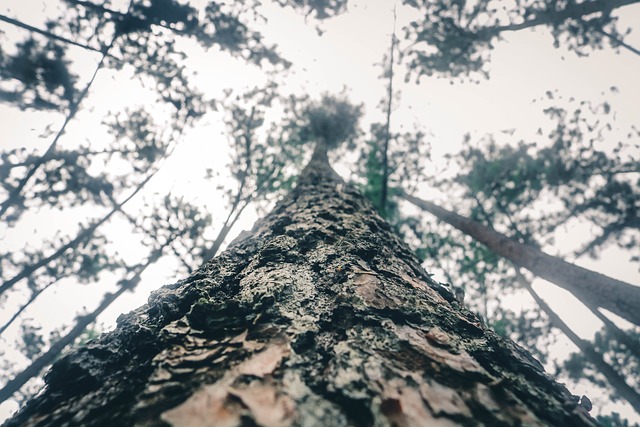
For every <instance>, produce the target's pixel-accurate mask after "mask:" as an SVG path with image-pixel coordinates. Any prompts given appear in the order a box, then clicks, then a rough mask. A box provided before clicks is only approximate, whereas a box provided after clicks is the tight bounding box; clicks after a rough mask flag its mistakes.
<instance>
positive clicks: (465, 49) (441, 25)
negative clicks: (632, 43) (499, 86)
mask: <svg viewBox="0 0 640 427" xmlns="http://www.w3.org/2000/svg"><path fill="white" fill-rule="evenodd" d="M404 3H405V4H407V5H409V6H412V7H414V8H415V9H417V10H418V11H419V14H420V16H422V17H424V18H423V19H422V20H416V21H413V22H411V23H410V24H409V25H408V26H407V27H406V28H405V38H406V39H407V40H408V41H410V42H411V45H410V47H409V49H407V50H406V51H405V53H404V55H405V57H407V58H408V59H409V72H410V74H413V75H416V76H417V77H418V78H419V77H420V76H422V75H426V76H432V75H442V76H451V77H463V78H464V77H465V76H471V77H474V76H482V77H488V75H489V70H488V65H487V64H488V61H489V57H490V52H491V50H492V49H493V48H494V47H495V44H496V42H497V41H499V40H500V39H501V37H502V36H503V34H504V33H505V32H508V31H518V30H521V29H525V28H533V27H538V26H544V27H547V28H549V29H550V30H551V34H552V35H553V38H554V45H555V46H556V47H558V46H560V45H561V44H562V45H563V46H566V47H567V48H568V49H570V50H572V51H574V52H575V53H576V54H578V55H586V54H588V53H589V52H590V51H592V50H594V49H601V48H603V47H604V41H605V40H611V44H612V45H613V46H614V47H616V46H617V45H618V44H619V42H620V41H621V40H622V38H623V34H622V32H621V31H620V30H619V29H618V28H617V27H616V20H617V19H616V18H615V17H613V16H612V13H613V11H614V8H613V7H611V6H610V5H609V3H607V2H598V1H585V2H576V1H574V0H572V1H566V2H556V1H551V0H543V1H530V0H527V1H518V2H513V3H509V4H507V3H500V2H495V1H489V0H479V1H474V2H467V1H464V0H437V1H432V0H404Z"/></svg>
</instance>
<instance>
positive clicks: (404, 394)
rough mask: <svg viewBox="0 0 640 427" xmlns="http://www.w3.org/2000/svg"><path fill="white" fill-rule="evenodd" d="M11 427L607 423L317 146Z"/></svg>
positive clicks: (82, 352) (70, 365) (60, 371)
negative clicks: (472, 303)
mask: <svg viewBox="0 0 640 427" xmlns="http://www.w3.org/2000/svg"><path fill="white" fill-rule="evenodd" d="M46 382H47V386H46V388H45V390H44V392H43V393H41V394H40V395H39V396H38V397H36V398H35V399H33V400H32V401H31V402H29V403H28V404H27V405H26V407H25V408H24V409H23V410H22V411H21V412H20V413H18V414H17V415H16V416H15V417H14V418H13V419H12V420H10V421H8V422H7V424H6V425H7V426H36V425H37V426H78V425H115V424H116V423H118V425H137V426H214V425H215V426H240V425H262V426H347V425H351V426H417V425H429V426H454V425H469V426H507V425H529V426H560V425H561V426H594V425H596V423H595V422H594V421H593V419H592V418H591V417H590V416H589V415H588V413H587V412H586V410H585V409H584V408H583V407H582V406H580V405H578V399H577V397H575V396H572V395H571V394H570V393H569V392H568V391H567V390H566V388H564V386H562V385H560V384H558V383H556V382H554V381H553V380H552V379H551V378H550V377H549V376H548V375H547V374H545V373H544V371H543V369H542V367H541V366H540V364H539V363H538V362H537V361H536V360H535V359H533V358H532V357H531V356H530V355H529V354H528V353H527V352H526V351H525V350H523V349H522V348H520V347H518V346H517V345H516V344H514V343H513V342H511V341H508V340H505V339H503V338H501V337H499V336H497V335H496V334H495V333H494V332H492V331H490V330H488V329H486V328H485V327H484V326H483V325H482V324H481V322H480V321H479V319H478V318H477V317H476V316H475V315H474V314H472V313H471V312H469V311H467V310H466V309H465V308H464V307H461V306H460V305H458V303H456V302H455V300H454V298H453V296H452V294H451V293H450V292H449V290H448V289H447V288H446V287H444V286H443V285H441V284H439V283H437V282H435V281H433V280H432V279H431V278H430V276H429V275H428V274H427V273H426V272H425V271H424V270H423V269H422V268H421V267H420V264H419V262H418V260H417V259H416V258H415V257H414V256H413V254H412V253H411V251H410V250H409V248H408V247H407V246H406V245H405V244H404V243H402V242H401V241H400V240H399V239H398V237H396V235H394V234H393V232H392V230H391V228H390V227H389V225H388V224H387V223H386V222H385V221H384V220H383V219H382V218H380V217H379V216H378V215H377V214H376V213H375V211H374V209H373V208H372V206H371V205H370V204H369V203H368V202H367V201H365V200H364V198H363V197H362V196H361V195H360V194H359V193H358V192H357V191H356V190H355V189H354V188H352V187H351V186H349V185H346V184H345V183H344V182H343V181H342V180H341V179H340V178H339V177H338V176H337V175H336V174H335V173H334V172H333V170H332V169H331V168H330V167H329V165H328V163H327V162H326V153H325V152H323V150H321V149H318V150H317V151H316V153H315V154H314V157H313V160H312V161H311V163H310V165H309V166H308V167H307V168H306V169H305V171H304V172H303V174H302V175H301V177H300V179H299V183H298V186H297V187H296V188H295V189H294V190H293V191H292V192H291V193H290V194H289V195H288V196H287V197H286V198H285V199H284V200H283V201H281V202H280V203H279V204H278V205H277V206H276V207H275V209H274V210H273V212H271V213H270V214H269V215H268V216H266V217H265V218H264V219H262V220H260V221H258V222H257V223H256V225H255V226H254V228H253V230H252V231H251V232H250V233H245V234H244V235H243V236H241V237H240V238H238V239H236V241H234V242H233V243H232V244H231V245H230V247H229V249H227V250H226V251H225V252H223V253H222V254H221V255H220V256H218V257H216V258H214V259H213V260H212V261H211V262H209V263H207V264H205V265H204V266H203V267H202V268H201V269H199V270H198V271H196V272H195V273H193V274H192V275H191V276H190V277H188V278H187V279H185V280H182V281H180V282H177V283H175V284H172V285H168V286H165V287H163V288H160V289H159V290H158V291H156V292H154V293H153V294H152V295H151V297H150V298H149V302H148V304H146V305H145V306H143V307H141V308H139V309H137V310H135V311H133V312H131V313H129V314H126V315H123V316H121V317H120V318H119V319H118V327H117V329H116V330H115V331H113V332H111V333H108V334H105V335H103V336H102V337H101V338H100V339H98V340H96V341H93V342H91V343H89V344H88V345H87V346H86V347H83V348H81V349H79V350H77V351H76V352H74V353H72V354H70V355H68V356H66V357H64V358H63V359H61V360H60V361H58V362H57V363H56V364H55V365H54V366H53V368H52V370H51V371H50V372H49V373H48V375H47V377H46Z"/></svg>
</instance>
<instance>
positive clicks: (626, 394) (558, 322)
mask: <svg viewBox="0 0 640 427" xmlns="http://www.w3.org/2000/svg"><path fill="white" fill-rule="evenodd" d="M516 277H517V280H518V282H519V283H520V284H521V285H522V286H523V287H524V288H525V289H526V290H527V292H529V294H530V295H531V297H532V298H533V300H534V301H535V302H536V304H538V306H539V307H540V308H541V309H542V311H544V313H545V314H546V315H547V317H548V318H549V321H550V322H551V324H552V325H553V326H555V327H556V328H558V329H560V330H561V331H562V333H563V334H564V335H565V336H566V337H567V338H569V340H570V341H571V342H572V343H573V344H574V345H575V346H576V347H578V349H579V350H580V351H581V352H582V354H584V356H585V358H586V359H587V361H589V362H591V363H592V364H593V365H594V366H595V367H596V369H597V370H598V371H600V373H601V374H602V375H603V376H604V377H605V378H606V379H607V381H608V382H609V385H610V386H611V387H612V388H613V389H614V390H615V391H616V392H617V393H618V394H619V395H620V396H621V397H622V398H623V399H625V400H626V401H627V402H629V404H630V405H631V406H633V409H635V410H636V412H637V413H638V414H640V393H638V392H637V391H636V390H635V389H634V388H633V387H631V386H630V385H629V384H628V383H627V382H626V380H625V379H624V377H623V376H622V375H620V374H619V373H618V372H617V371H616V370H615V369H614V368H613V366H611V365H610V364H609V363H607V362H606V361H605V360H604V358H603V357H602V354H600V353H599V352H598V350H597V349H596V348H595V347H594V346H593V344H591V343H590V342H589V341H587V340H583V339H582V338H580V337H579V336H578V334H576V333H575V332H573V330H572V329H571V328H570V327H569V325H567V324H566V323H564V321H563V320H562V319H561V318H560V316H558V314H557V313H556V312H555V311H553V309H552V308H551V307H549V304H547V303H546V302H545V301H544V300H543V299H542V298H541V297H540V295H538V293H537V292H536V291H535V290H534V289H533V287H532V286H531V283H529V281H528V280H527V279H526V278H525V277H524V276H523V275H522V273H520V271H519V270H518V271H516Z"/></svg>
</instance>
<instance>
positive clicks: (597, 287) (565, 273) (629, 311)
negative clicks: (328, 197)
mask: <svg viewBox="0 0 640 427" xmlns="http://www.w3.org/2000/svg"><path fill="white" fill-rule="evenodd" d="M401 197H402V198H403V199H405V200H407V201H408V202H410V203H412V204H414V205H416V206H418V207H419V208H421V209H423V210H425V211H427V212H430V213H432V214H433V215H435V216H436V217H437V218H438V219H440V220H441V221H444V222H446V223H447V224H450V225H452V226H454V227H455V228H457V229H458V230H460V231H462V232H463V233H465V234H467V235H469V236H471V237H473V238H474V239H476V240H477V241H479V242H481V243H483V244H485V245H487V246H488V247H489V248H490V249H491V250H492V251H494V252H495V253H497V254H498V255H500V256H503V257H505V258H507V259H508V260H510V261H511V262H513V263H514V264H516V265H518V266H520V267H524V268H526V269H527V270H529V271H530V272H532V273H533V274H535V275H536V276H539V277H542V278H543V279H546V280H548V281H550V282H552V283H554V284H556V285H558V286H560V287H561V288H563V289H566V290H567V291H569V292H571V293H572V294H573V295H574V296H575V297H576V298H578V299H579V300H580V301H583V302H584V303H585V304H586V305H588V306H591V307H602V308H605V309H607V310H609V311H611V312H613V313H615V314H617V315H618V316H620V317H622V318H624V319H626V320H628V321H629V322H632V323H634V324H636V325H640V310H638V304H640V287H639V286H634V285H631V284H629V283H626V282H623V281H621V280H617V279H614V278H612V277H609V276H605V275H604V274H600V273H597V272H595V271H591V270H588V269H586V268H582V267H580V266H577V265H575V264H571V263H569V262H566V261H564V260H562V259H560V258H557V257H554V256H551V255H548V254H546V253H544V252H542V251H540V250H538V249H536V248H534V247H533V246H529V245H525V244H522V243H520V242H517V241H515V240H512V239H510V238H508V237H507V236H505V235H504V234H501V233H498V232H497V231H494V230H491V229H490V228H489V227H485V226H484V225H482V224H480V223H478V222H476V221H473V220H470V219H469V218H465V217H463V216H461V215H458V214H456V213H455V212H451V211H448V210H447V209H444V208H441V207H440V206H438V205H436V204H434V203H431V202H429V201H427V200H422V199H419V198H417V197H413V196H411V195H409V194H406V193H402V194H401Z"/></svg>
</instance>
